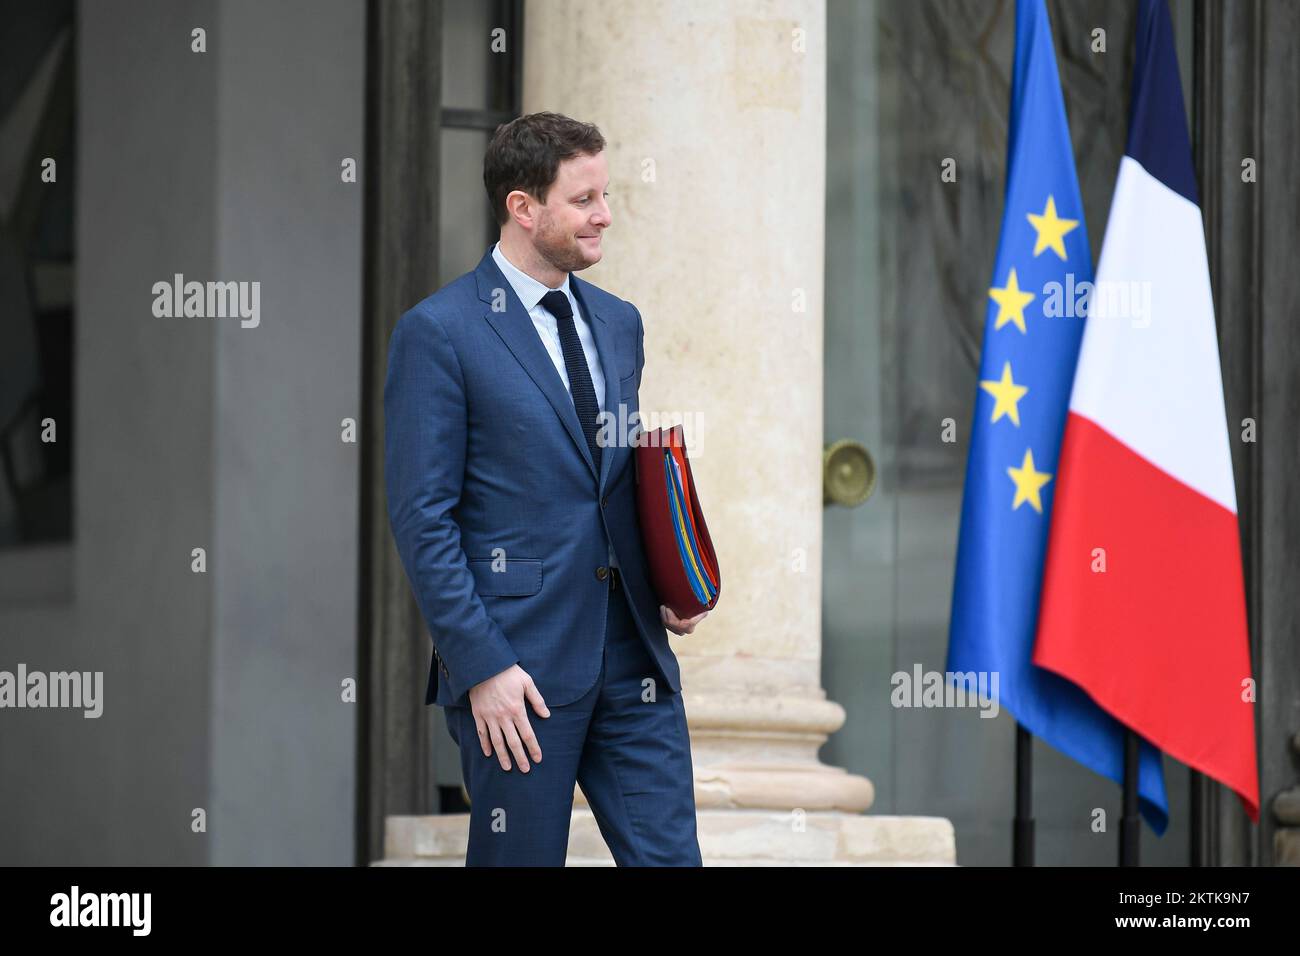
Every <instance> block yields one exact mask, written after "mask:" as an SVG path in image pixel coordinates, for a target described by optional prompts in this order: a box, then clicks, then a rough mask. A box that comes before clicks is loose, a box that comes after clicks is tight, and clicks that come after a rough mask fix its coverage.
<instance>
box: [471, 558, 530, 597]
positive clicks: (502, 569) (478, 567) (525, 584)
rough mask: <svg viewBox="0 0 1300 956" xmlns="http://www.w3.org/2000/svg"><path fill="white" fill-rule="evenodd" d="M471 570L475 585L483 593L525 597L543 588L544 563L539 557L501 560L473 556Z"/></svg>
mask: <svg viewBox="0 0 1300 956" xmlns="http://www.w3.org/2000/svg"><path fill="white" fill-rule="evenodd" d="M494 563H495V565H496V568H494ZM469 570H470V573H471V574H473V575H474V586H475V588H476V589H477V590H478V593H479V595H480V596H484V595H503V596H511V595H513V596H516V597H524V596H527V595H529V594H536V593H537V592H538V591H540V590H541V589H542V562H541V559H539V558H503V559H501V560H500V561H497V559H495V558H470V559H469Z"/></svg>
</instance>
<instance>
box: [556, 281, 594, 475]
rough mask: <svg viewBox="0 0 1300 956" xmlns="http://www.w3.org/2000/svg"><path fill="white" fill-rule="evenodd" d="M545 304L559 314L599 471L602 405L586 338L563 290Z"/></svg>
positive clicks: (576, 397)
mask: <svg viewBox="0 0 1300 956" xmlns="http://www.w3.org/2000/svg"><path fill="white" fill-rule="evenodd" d="M542 305H544V306H545V307H546V311H547V312H549V313H551V315H553V316H555V324H556V326H557V327H558V328H559V330H560V350H561V351H562V352H563V353H564V369H565V371H566V372H568V375H569V392H570V394H571V395H572V396H573V407H574V409H576V410H577V412H578V423H579V424H580V425H582V434H583V435H585V436H586V438H587V447H588V448H589V449H591V460H592V462H594V463H595V465H596V474H597V475H599V474H600V446H599V445H597V444H596V413H597V412H599V411H600V406H599V405H598V404H597V403H596V389H595V387H594V386H593V385H592V384H591V370H590V369H588V368H587V355H586V353H585V352H583V350H582V341H581V339H579V338H578V330H577V329H576V328H574V325H573V309H572V307H570V305H569V297H568V296H567V295H565V294H564V292H563V291H562V290H559V289H554V290H552V291H550V292H548V293H546V295H544V296H542Z"/></svg>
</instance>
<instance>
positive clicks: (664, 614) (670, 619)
mask: <svg viewBox="0 0 1300 956" xmlns="http://www.w3.org/2000/svg"><path fill="white" fill-rule="evenodd" d="M708 616H709V612H708V611H701V612H700V613H699V614H697V615H695V617H688V618H686V619H685V620H683V619H682V618H680V617H678V616H677V615H676V614H674V613H673V612H672V611H671V610H670V609H669V608H668V606H667V605H664V604H660V605H659V619H660V620H662V621H663V622H664V627H666V628H668V630H670V631H672V632H673V633H674V634H690V633H691V632H692V631H694V630H695V625H696V624H699V623H700V621H702V620H704V619H705V618H706V617H708Z"/></svg>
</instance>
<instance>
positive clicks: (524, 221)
mask: <svg viewBox="0 0 1300 956" xmlns="http://www.w3.org/2000/svg"><path fill="white" fill-rule="evenodd" d="M506 212H507V213H508V214H509V215H510V218H511V219H513V220H514V221H515V222H516V223H518V224H519V225H520V226H521V227H522V228H524V229H529V230H531V229H532V228H533V226H534V225H535V209H534V207H533V203H532V197H531V196H529V195H528V193H526V192H524V191H523V190H522V189H512V190H511V191H510V192H509V193H508V194H507V195H506Z"/></svg>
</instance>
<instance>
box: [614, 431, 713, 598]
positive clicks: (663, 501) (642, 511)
mask: <svg viewBox="0 0 1300 956" xmlns="http://www.w3.org/2000/svg"><path fill="white" fill-rule="evenodd" d="M638 441H639V442H640V444H638V445H637V446H636V448H634V449H633V451H634V452H635V459H636V503H637V511H638V514H639V516H640V519H641V540H642V542H643V543H644V545H645V553H646V561H647V563H648V564H649V567H650V580H651V582H652V583H653V584H654V587H655V591H656V592H658V596H659V603H660V604H665V605H667V606H668V608H669V609H670V610H671V611H672V612H673V613H674V614H676V615H677V616H678V617H679V618H683V619H685V618H690V617H695V616H696V615H697V614H700V613H702V612H704V611H708V610H712V609H713V607H714V606H715V605H716V604H717V603H718V592H719V590H720V589H721V586H722V577H721V575H720V574H719V573H718V558H717V555H716V554H715V553H714V551H713V541H712V540H711V539H710V538H709V529H708V526H707V525H706V524H705V523H704V511H703V510H702V509H701V507H700V496H699V495H698V494H697V493H696V491H695V479H694V477H693V476H692V475H691V463H690V460H689V459H688V458H687V457H686V436H685V432H684V431H683V429H682V426H681V425H674V426H672V427H671V428H656V429H654V430H653V431H649V432H642V433H641V435H640V437H639V438H638Z"/></svg>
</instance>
